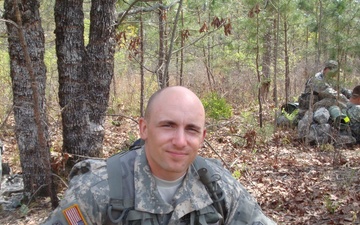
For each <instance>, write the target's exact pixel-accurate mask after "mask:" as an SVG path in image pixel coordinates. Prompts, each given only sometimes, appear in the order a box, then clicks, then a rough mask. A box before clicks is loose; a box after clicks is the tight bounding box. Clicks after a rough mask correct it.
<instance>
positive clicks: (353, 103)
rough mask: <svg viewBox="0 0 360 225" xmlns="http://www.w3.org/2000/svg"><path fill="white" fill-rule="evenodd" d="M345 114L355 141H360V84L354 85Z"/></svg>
mask: <svg viewBox="0 0 360 225" xmlns="http://www.w3.org/2000/svg"><path fill="white" fill-rule="evenodd" d="M346 114H347V116H348V117H349V118H350V128H351V133H352V135H353V137H355V139H356V142H357V143H360V85H358V86H356V87H355V88H354V89H353V91H352V94H351V98H350V101H349V102H348V103H347V107H346Z"/></svg>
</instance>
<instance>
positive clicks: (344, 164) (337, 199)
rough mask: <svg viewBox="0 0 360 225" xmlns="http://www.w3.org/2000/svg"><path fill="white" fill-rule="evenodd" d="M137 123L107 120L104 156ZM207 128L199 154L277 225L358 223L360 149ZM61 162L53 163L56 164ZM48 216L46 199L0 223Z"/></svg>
mask: <svg viewBox="0 0 360 225" xmlns="http://www.w3.org/2000/svg"><path fill="white" fill-rule="evenodd" d="M135 121H136V120H134V119H130V118H126V117H121V116H119V117H111V118H108V120H107V123H106V135H105V140H104V157H107V156H109V155H111V154H113V153H115V152H117V151H119V150H121V149H123V148H125V147H126V146H128V145H129V144H130V142H129V139H134V138H136V136H137V124H136V122H135ZM56 124H57V125H56ZM56 124H53V125H52V127H51V129H52V134H53V149H54V152H53V155H55V153H56V151H58V150H60V149H61V148H60V146H61V140H60V137H61V135H60V134H61V133H60V130H59V127H58V126H59V125H58V124H59V123H56ZM207 127H208V136H207V139H206V142H205V143H204V147H203V148H202V149H201V150H200V152H199V153H200V154H201V155H203V156H207V157H212V158H217V159H219V160H221V161H222V162H223V163H224V166H225V167H227V168H228V169H229V170H230V171H231V172H232V173H233V175H234V177H236V178H237V179H239V180H240V182H241V183H242V184H243V185H244V186H245V187H246V188H247V189H248V190H249V192H250V193H251V194H252V195H253V196H254V197H255V198H256V199H257V201H258V202H259V204H260V206H261V207H262V209H263V211H264V212H265V213H266V214H267V215H268V216H269V217H271V218H273V219H274V220H275V221H277V222H278V224H360V219H359V218H360V178H359V175H360V170H359V168H360V146H357V145H355V146H344V147H342V148H334V147H333V146H332V145H324V146H321V147H307V146H305V145H304V144H303V143H301V142H299V141H297V140H295V137H296V134H295V133H294V130H292V129H287V130H285V131H284V130H279V131H277V132H276V133H275V134H273V133H269V134H265V135H264V134H259V133H257V132H256V129H251V127H248V126H246V125H244V124H243V123H242V122H241V119H240V118H236V117H235V118H234V119H232V120H227V121H223V122H216V123H215V122H208V124H207ZM4 130H5V132H4V135H3V137H2V138H3V142H4V143H5V145H6V152H5V154H4V156H3V158H4V161H5V162H7V163H9V164H10V165H11V166H12V168H13V173H20V172H21V168H20V166H19V162H18V160H16V159H18V156H17V155H18V153H17V150H16V149H17V147H16V141H15V137H14V135H13V133H12V132H11V130H12V128H11V126H10V127H7V128H4ZM60 159H61V158H56V157H54V158H53V160H54V162H56V161H57V160H58V161H59V160H60ZM65 182H66V181H65ZM64 189H65V188H64ZM61 193H62V191H60V193H59V195H61ZM50 211H51V205H50V201H49V199H48V198H41V199H37V200H36V201H34V202H32V203H30V204H29V205H27V206H26V207H25V209H24V208H17V209H15V210H13V211H4V210H3V211H0V224H3V225H10V224H11V225H13V224H19V225H23V224H27V225H32V224H39V223H40V222H41V221H43V220H44V219H45V218H46V217H47V216H48V214H49V212H50Z"/></svg>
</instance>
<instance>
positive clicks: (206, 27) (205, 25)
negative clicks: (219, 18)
mask: <svg viewBox="0 0 360 225" xmlns="http://www.w3.org/2000/svg"><path fill="white" fill-rule="evenodd" d="M207 31H208V26H207V24H206V22H204V24H203V25H202V26H201V28H200V30H199V32H200V33H204V32H207Z"/></svg>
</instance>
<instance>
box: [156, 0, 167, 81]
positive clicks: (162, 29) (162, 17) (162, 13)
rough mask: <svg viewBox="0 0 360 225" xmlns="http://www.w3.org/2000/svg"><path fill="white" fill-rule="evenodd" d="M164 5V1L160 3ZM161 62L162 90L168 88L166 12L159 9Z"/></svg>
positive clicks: (158, 76)
mask: <svg viewBox="0 0 360 225" xmlns="http://www.w3.org/2000/svg"><path fill="white" fill-rule="evenodd" d="M160 3H162V1H160ZM158 17H159V62H158V66H157V69H156V75H157V78H158V83H159V87H160V88H164V87H166V80H167V79H166V77H165V73H164V71H165V63H166V62H165V54H166V53H165V30H166V27H165V25H166V24H165V17H166V16H165V10H164V9H161V8H159V15H158Z"/></svg>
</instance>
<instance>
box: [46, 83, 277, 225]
mask: <svg viewBox="0 0 360 225" xmlns="http://www.w3.org/2000/svg"><path fill="white" fill-rule="evenodd" d="M139 131H140V136H141V138H142V139H143V140H144V142H145V144H144V145H143V146H142V147H140V148H138V149H137V150H133V151H129V152H126V153H120V154H116V155H114V156H112V157H110V158H109V159H107V161H104V160H85V161H83V162H80V163H79V164H77V165H75V167H74V168H73V170H72V171H71V173H70V179H71V180H70V184H69V188H68V190H67V191H66V193H65V196H64V199H63V200H62V201H61V203H60V206H59V207H58V208H57V209H56V210H55V211H54V212H53V213H52V214H51V215H50V217H49V218H48V220H47V221H46V222H45V223H44V224H46V225H49V224H54V225H55V224H56V225H61V224H98V225H100V224H118V225H122V224H134V225H135V224H137V225H140V224H141V225H198V224H202V225H206V224H209V225H210V224H228V225H242V224H244V225H245V224H253V225H261V224H275V222H274V221H272V220H271V219H269V218H268V217H266V216H265V215H264V214H263V212H262V211H261V209H260V207H259V205H258V204H257V203H256V201H255V200H254V199H253V198H252V197H251V195H250V194H249V193H248V192H247V191H246V190H245V188H244V187H243V186H242V185H241V184H240V183H239V182H238V181H237V180H236V179H234V178H233V177H232V176H231V173H230V172H229V171H227V170H226V169H224V168H223V167H222V165H220V163H218V162H217V161H215V160H211V159H205V158H202V157H200V156H198V150H199V148H200V147H201V146H202V144H203V141H204V138H205V135H206V129H205V110H204V107H203V105H202V103H201V101H200V99H199V98H198V97H197V96H196V95H195V94H194V93H193V92H192V91H190V90H189V89H187V88H185V87H180V86H174V87H168V88H165V89H162V90H159V91H157V92H156V93H155V94H153V95H152V97H151V98H150V99H149V102H148V105H147V108H146V112H145V116H144V118H141V119H140V121H139Z"/></svg>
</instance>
